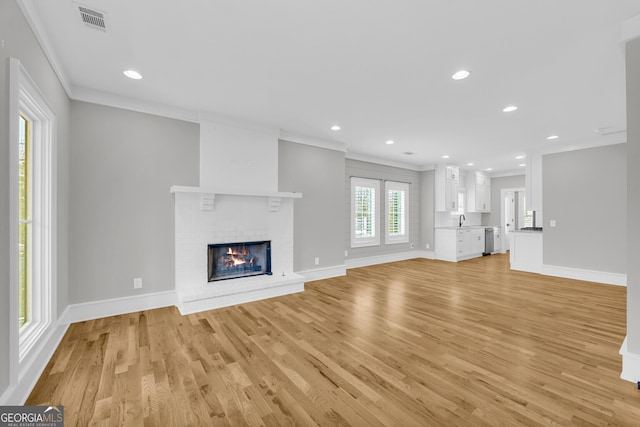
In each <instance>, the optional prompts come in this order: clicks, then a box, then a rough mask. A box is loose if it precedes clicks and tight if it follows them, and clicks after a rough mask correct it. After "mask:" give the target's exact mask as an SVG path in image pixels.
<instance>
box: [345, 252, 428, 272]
mask: <svg viewBox="0 0 640 427" xmlns="http://www.w3.org/2000/svg"><path fill="white" fill-rule="evenodd" d="M416 258H425V259H435V252H432V251H411V252H398V253H395V254H386V255H376V256H370V257H365V258H354V259H348V260H347V262H346V264H347V269H351V268H360V267H368V266H370V265H378V264H386V263H389V262H397V261H406V260H408V259H416Z"/></svg>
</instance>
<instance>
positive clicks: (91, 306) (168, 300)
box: [60, 291, 178, 323]
mask: <svg viewBox="0 0 640 427" xmlns="http://www.w3.org/2000/svg"><path fill="white" fill-rule="evenodd" d="M171 305H178V298H177V297H176V293H175V291H165V292H156V293H152V294H142V295H134V296H130V297H122V298H113V299H107V300H100V301H92V302H85V303H80V304H71V305H69V306H68V307H67V310H65V312H64V314H63V316H61V318H60V321H61V322H66V323H75V322H83V321H85V320H93V319H100V318H102V317H109V316H117V315H119V314H126V313H135V312H136V311H142V310H152V309H154V308H161V307H168V306H171Z"/></svg>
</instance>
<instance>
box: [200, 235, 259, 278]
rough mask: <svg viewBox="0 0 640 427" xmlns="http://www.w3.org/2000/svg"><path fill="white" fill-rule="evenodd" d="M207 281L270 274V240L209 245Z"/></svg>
mask: <svg viewBox="0 0 640 427" xmlns="http://www.w3.org/2000/svg"><path fill="white" fill-rule="evenodd" d="M207 258H208V261H207V265H208V273H209V276H208V277H209V282H216V281H218V280H227V279H237V278H239V277H247V276H259V275H263V274H267V275H271V241H269V240H265V241H261V242H238V243H222V244H212V245H209V249H208V257H207Z"/></svg>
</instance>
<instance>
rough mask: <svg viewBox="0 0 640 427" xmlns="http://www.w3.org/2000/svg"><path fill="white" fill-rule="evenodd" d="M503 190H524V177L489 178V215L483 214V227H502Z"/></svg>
mask: <svg viewBox="0 0 640 427" xmlns="http://www.w3.org/2000/svg"><path fill="white" fill-rule="evenodd" d="M505 188H525V179H524V175H513V176H501V177H497V178H491V213H488V214H483V220H486V223H485V225H490V226H493V227H499V226H501V225H502V219H501V218H502V215H501V212H500V210H501V206H502V200H501V199H502V196H501V193H502V190H503V189H505Z"/></svg>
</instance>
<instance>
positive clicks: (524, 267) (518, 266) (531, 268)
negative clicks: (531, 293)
mask: <svg viewBox="0 0 640 427" xmlns="http://www.w3.org/2000/svg"><path fill="white" fill-rule="evenodd" d="M511 270H518V271H526V272H528V273H537V274H542V273H541V272H540V271H541V270H542V266H541V265H540V264H525V263H518V262H513V261H511Z"/></svg>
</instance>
